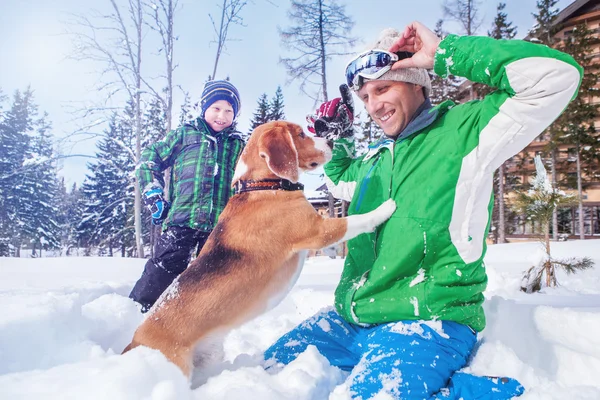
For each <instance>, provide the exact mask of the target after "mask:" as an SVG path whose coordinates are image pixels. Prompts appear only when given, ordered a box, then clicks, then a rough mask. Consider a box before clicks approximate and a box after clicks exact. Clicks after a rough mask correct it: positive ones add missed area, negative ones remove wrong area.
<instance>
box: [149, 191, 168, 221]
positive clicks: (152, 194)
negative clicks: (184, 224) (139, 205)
mask: <svg viewBox="0 0 600 400" xmlns="http://www.w3.org/2000/svg"><path fill="white" fill-rule="evenodd" d="M144 204H145V205H146V207H148V210H150V214H152V225H160V224H162V222H163V221H164V220H165V218H167V214H168V213H169V208H171V204H170V203H169V202H168V201H167V200H165V198H164V197H163V194H162V189H159V188H154V189H150V190H148V191H147V192H145V193H144Z"/></svg>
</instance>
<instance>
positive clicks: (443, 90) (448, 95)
mask: <svg viewBox="0 0 600 400" xmlns="http://www.w3.org/2000/svg"><path fill="white" fill-rule="evenodd" d="M443 24H444V21H443V20H441V19H440V20H438V22H437V23H436V25H435V30H434V32H435V34H436V35H437V36H438V37H439V38H441V39H443V38H444V37H446V35H447V32H445V31H444V28H443ZM430 72H431V73H430V74H431V93H429V100H431V103H432V104H434V105H437V104H440V103H442V102H444V101H446V100H452V101H455V102H456V101H458V94H459V92H458V88H459V86H460V84H461V82H462V80H461V79H460V78H457V77H456V76H454V75H449V76H448V77H447V78H446V79H444V78H442V77H440V76H437V75H436V74H435V73H433V71H430Z"/></svg>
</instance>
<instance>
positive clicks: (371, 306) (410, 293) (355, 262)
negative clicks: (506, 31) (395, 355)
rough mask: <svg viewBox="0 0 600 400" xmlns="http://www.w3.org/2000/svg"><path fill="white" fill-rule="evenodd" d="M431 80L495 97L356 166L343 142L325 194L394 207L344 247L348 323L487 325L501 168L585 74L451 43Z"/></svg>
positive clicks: (460, 109)
mask: <svg viewBox="0 0 600 400" xmlns="http://www.w3.org/2000/svg"><path fill="white" fill-rule="evenodd" d="M434 69H435V73H436V74H438V75H440V76H442V77H445V76H447V75H448V74H453V75H456V76H460V77H465V78H467V79H469V80H470V81H473V82H479V83H483V84H486V85H488V86H491V87H494V88H496V91H494V92H493V93H491V94H489V95H488V96H486V97H485V98H484V99H483V100H477V101H471V102H468V103H465V104H461V105H455V104H454V103H452V102H450V101H447V102H444V103H442V104H440V105H439V106H437V107H433V108H432V107H421V109H422V111H421V113H420V114H419V115H418V116H417V117H416V118H415V119H414V120H413V121H412V122H411V123H410V124H409V125H408V126H407V127H406V128H405V130H404V131H403V132H402V133H401V134H400V135H399V136H398V138H397V139H396V140H392V139H389V138H384V139H382V140H380V141H379V142H377V143H375V144H373V145H371V146H370V147H369V150H368V152H367V153H366V154H365V155H363V156H361V157H359V158H355V157H354V156H353V154H354V143H353V141H352V140H351V139H340V140H338V141H336V143H335V144H336V145H335V147H334V155H333V159H332V160H331V161H330V162H329V163H328V164H327V165H326V166H325V172H326V175H327V181H328V186H329V190H330V191H331V193H332V194H333V195H334V196H335V197H337V198H341V199H344V200H347V201H350V207H349V210H348V213H349V214H350V215H352V214H362V213H366V212H369V211H372V210H374V209H375V208H376V207H377V206H379V205H380V204H381V203H383V202H384V201H385V200H387V199H389V198H393V199H394V200H395V201H396V204H397V209H396V211H395V212H394V214H393V215H392V217H391V218H390V219H389V220H388V221H387V222H385V223H384V224H383V225H381V226H380V227H379V228H378V229H377V230H376V232H374V233H369V234H362V235H359V236H358V237H356V238H354V239H352V240H350V241H349V242H348V255H347V258H346V261H345V265H344V270H343V273H342V277H341V280H340V283H339V285H338V287H337V289H336V292H335V306H336V308H337V311H338V312H339V313H340V314H341V315H342V316H343V317H344V318H345V319H346V320H347V321H350V322H354V323H357V324H376V323H385V322H392V321H399V320H451V321H456V322H459V323H462V324H465V325H468V326H470V327H471V328H472V329H474V330H476V331H481V330H483V328H484V327H485V316H484V312H483V307H482V304H483V300H484V297H483V291H484V290H485V288H486V284H487V276H486V271H485V265H484V263H483V258H484V256H485V252H486V243H485V240H486V236H487V232H488V230H489V225H490V220H491V211H492V205H493V198H492V197H493V195H492V182H493V174H494V171H495V170H496V169H497V168H498V167H500V165H501V164H502V163H503V162H504V161H505V160H507V159H508V158H510V157H511V156H513V155H514V154H516V153H518V152H519V151H520V150H522V149H523V148H525V147H526V146H527V145H528V144H529V143H530V142H531V141H532V140H533V139H535V138H536V137H537V136H538V135H539V134H540V133H541V132H542V131H543V130H544V129H545V128H546V127H548V126H549V125H550V124H551V123H552V122H553V121H554V120H555V119H556V118H557V117H558V116H559V115H560V113H561V112H562V111H563V110H564V109H565V107H566V106H567V105H568V103H569V102H570V101H571V100H572V99H573V98H574V97H575V96H576V94H577V90H578V88H579V85H580V82H581V78H582V75H583V70H582V68H581V67H580V66H579V65H577V63H575V61H574V60H573V59H572V58H571V57H570V56H569V55H567V54H564V53H562V52H559V51H557V50H554V49H551V48H549V47H546V46H542V45H537V44H533V43H529V42H524V41H520V40H494V39H491V38H487V37H472V36H471V37H459V36H456V35H449V36H448V37H446V39H444V40H443V41H442V42H441V43H440V45H439V48H438V51H437V53H436V58H435V64H434Z"/></svg>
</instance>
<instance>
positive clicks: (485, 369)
mask: <svg viewBox="0 0 600 400" xmlns="http://www.w3.org/2000/svg"><path fill="white" fill-rule="evenodd" d="M542 253H543V250H542V248H541V245H540V244H539V243H536V242H529V243H515V244H503V245H494V246H490V247H489V250H488V254H487V256H486V264H487V271H488V275H489V284H488V289H487V291H486V292H485V296H486V303H485V309H486V315H487V319H488V323H487V327H486V329H485V330H484V332H483V333H482V334H481V335H480V347H479V349H478V351H477V353H476V355H475V357H474V358H473V360H472V362H471V364H470V366H469V367H468V368H467V370H468V371H470V372H472V373H475V374H480V375H495V376H497V375H508V376H512V377H515V378H518V379H519V380H520V381H521V383H522V384H523V385H524V386H525V388H526V389H527V391H526V393H525V394H524V395H523V396H522V397H521V398H522V399H523V400H534V399H535V400H564V399H570V400H597V399H599V398H600V380H599V379H598V377H600V335H598V332H599V331H600V268H594V269H590V270H587V271H583V272H580V273H578V274H575V275H564V273H563V272H562V271H561V272H559V273H558V279H559V282H560V283H561V284H562V285H561V286H560V287H558V288H555V289H545V290H544V291H543V292H542V293H538V294H525V293H523V292H520V291H519V285H520V283H521V276H522V274H523V271H525V270H526V269H527V268H529V266H530V265H531V264H532V263H533V262H536V261H537V260H538V259H539V257H541V254H542ZM553 253H554V254H555V256H557V257H568V256H589V257H591V258H592V259H593V260H594V261H595V263H596V265H600V240H588V241H568V242H561V243H554V244H553ZM0 260H1V261H0V275H1V276H2V277H3V278H2V280H0V310H2V312H1V313H0V398H1V399H10V400H42V399H44V400H46V399H56V400H81V399H86V400H96V399H97V400H100V399H102V400H105V399H110V400H137V399H139V400H142V399H151V400H185V399H198V400H200V399H211V400H239V399H261V400H283V399H289V400H323V399H334V400H341V399H348V397H347V392H346V388H345V387H344V380H345V377H346V373H344V372H342V371H340V370H338V369H337V368H335V367H331V366H330V365H329V364H328V362H327V361H326V360H325V359H324V358H323V357H322V356H321V355H320V354H319V353H318V352H317V351H316V350H315V349H314V348H309V349H308V350H307V351H306V352H305V353H303V354H302V355H301V356H300V357H299V358H298V359H297V360H296V361H295V362H293V363H291V364H290V365H288V366H287V367H285V368H284V369H283V370H281V371H278V372H272V373H268V372H265V371H264V370H263V369H262V368H261V367H260V357H261V353H262V351H264V350H265V349H266V348H267V347H268V346H269V345H270V344H271V343H273V342H274V341H275V340H276V339H277V338H278V337H279V336H280V335H282V334H284V333H285V332H287V331H288V330H290V329H291V328H293V327H294V326H295V325H296V324H298V323H299V322H301V321H302V320H304V319H305V318H307V317H310V316H311V315H313V314H314V313H316V312H317V311H318V310H319V309H321V308H323V307H328V306H331V304H332V302H333V290H334V288H335V286H336V284H337V280H338V279H339V276H340V272H341V268H342V265H343V260H342V259H339V258H338V259H330V258H327V257H316V258H310V259H308V261H307V263H306V265H305V267H304V271H303V272H302V275H301V276H300V279H299V280H298V282H297V283H296V285H295V286H294V288H293V290H292V291H291V293H290V294H289V295H288V296H287V297H286V298H285V299H284V300H283V302H282V303H281V304H280V305H279V306H277V307H276V308H275V309H273V310H271V311H270V312H268V313H267V314H264V315H262V316H260V317H259V318H257V319H255V320H253V321H251V322H248V323H247V324H245V325H243V326H241V327H240V328H238V329H236V330H234V331H232V332H231V333H230V334H229V335H228V336H227V337H226V340H225V344H224V352H225V362H223V363H222V364H220V365H216V366H214V367H213V368H212V369H210V370H209V371H208V372H207V373H206V375H207V376H208V377H206V376H205V377H202V376H200V375H198V374H196V380H195V383H194V386H193V388H192V389H190V388H189V386H188V383H187V381H186V379H185V378H184V377H183V375H182V374H181V373H180V371H179V370H178V369H177V367H175V366H174V365H173V364H171V363H169V362H168V361H167V360H166V359H165V358H164V357H163V356H162V355H161V354H160V353H159V352H157V351H154V350H150V349H148V348H137V349H135V350H133V351H131V352H129V353H127V354H126V355H124V356H121V355H119V354H120V352H121V351H122V349H123V348H124V347H125V346H126V345H127V344H128V343H129V341H130V339H131V337H132V334H133V331H134V330H135V328H136V327H137V325H138V324H139V323H140V321H141V320H142V318H143V317H142V315H141V314H140V313H139V311H138V309H137V307H136V305H135V304H134V303H133V301H131V300H130V299H128V298H127V294H128V293H129V291H130V289H131V287H132V285H133V283H134V282H135V280H136V279H137V278H138V277H139V274H140V273H141V270H142V267H143V264H144V260H141V259H128V258H100V257H86V258H79V257H71V258H44V259H25V258H21V259H17V258H2V259H0ZM330 393H331V394H330ZM387 398H388V397H386V396H383V395H382V396H381V397H380V398H379V399H387Z"/></svg>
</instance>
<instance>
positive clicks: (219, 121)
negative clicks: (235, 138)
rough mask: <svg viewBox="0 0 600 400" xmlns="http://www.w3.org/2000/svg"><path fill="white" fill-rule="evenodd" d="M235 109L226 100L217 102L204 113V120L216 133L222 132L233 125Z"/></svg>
mask: <svg viewBox="0 0 600 400" xmlns="http://www.w3.org/2000/svg"><path fill="white" fill-rule="evenodd" d="M233 117H234V115H233V107H231V104H229V102H228V101H226V100H217V101H215V102H214V103H212V104H211V105H210V107H208V108H207V109H206V111H205V112H204V120H205V121H206V123H207V124H208V126H210V127H211V128H212V129H213V130H214V131H215V132H221V131H222V130H223V129H225V128H228V127H230V126H231V124H232V123H233Z"/></svg>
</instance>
